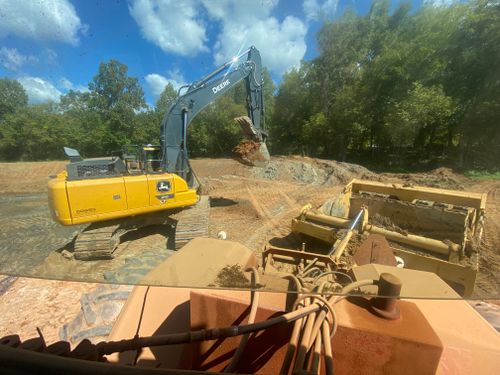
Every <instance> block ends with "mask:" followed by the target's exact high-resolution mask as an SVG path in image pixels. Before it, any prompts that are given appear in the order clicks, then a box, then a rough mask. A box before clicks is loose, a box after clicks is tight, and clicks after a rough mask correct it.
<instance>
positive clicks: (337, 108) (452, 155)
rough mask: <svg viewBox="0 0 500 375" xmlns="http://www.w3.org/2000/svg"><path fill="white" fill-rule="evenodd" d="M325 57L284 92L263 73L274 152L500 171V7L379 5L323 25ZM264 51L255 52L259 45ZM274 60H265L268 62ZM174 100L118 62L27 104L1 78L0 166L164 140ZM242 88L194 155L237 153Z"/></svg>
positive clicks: (223, 105) (285, 83)
mask: <svg viewBox="0 0 500 375" xmlns="http://www.w3.org/2000/svg"><path fill="white" fill-rule="evenodd" d="M317 42H318V48H319V54H318V56H317V57H316V58H314V59H313V60H310V61H303V62H302V63H301V65H300V67H297V68H295V69H292V70H290V71H288V72H287V73H285V74H284V76H283V77H282V79H281V83H280V84H279V86H278V87H275V85H274V83H273V81H272V79H271V77H270V75H269V73H268V72H267V70H265V71H264V82H265V87H264V95H265V105H266V116H265V117H266V118H265V120H266V121H265V122H266V124H267V128H268V131H269V141H268V146H269V148H270V151H271V153H272V154H302V155H307V156H313V157H321V158H327V159H338V160H347V161H354V162H358V163H361V164H365V165H368V166H371V167H380V168H388V167H389V168H405V169H416V168H430V167H436V166H439V165H449V166H453V167H461V168H462V167H464V168H483V169H495V170H498V169H500V162H499V160H500V124H499V122H500V68H499V67H500V2H499V1H498V0H474V1H471V2H469V3H459V4H455V5H453V6H449V7H422V8H421V9H419V10H418V11H412V10H411V5H410V4H402V5H400V6H399V7H398V8H396V9H395V10H392V11H391V10H390V1H389V0H378V1H374V3H373V5H372V7H371V9H370V11H369V12H368V13H367V14H366V15H358V14H356V13H354V12H353V11H346V12H345V13H344V14H343V15H342V16H341V17H339V18H338V19H335V20H333V21H325V22H324V24H323V26H322V28H321V30H320V31H319V32H318V34H317ZM257 47H258V46H257ZM264 63H265V61H264ZM176 96H177V92H176V91H175V90H174V87H173V86H172V85H171V84H168V85H167V86H166V87H165V89H164V91H163V92H162V94H161V95H160V97H159V99H158V100H157V102H156V103H155V106H154V107H153V108H149V107H147V106H146V103H145V99H144V92H143V90H142V88H141V86H140V84H139V82H138V80H137V78H134V77H131V76H129V74H128V69H127V66H126V65H124V64H122V63H120V62H119V61H116V60H110V61H108V62H104V63H101V64H100V66H99V69H98V71H97V73H96V75H95V76H94V78H93V80H92V81H91V82H90V83H89V84H88V91H87V92H79V91H69V92H68V93H67V94H64V95H62V96H61V98H60V101H59V102H58V103H48V104H39V105H29V104H28V98H27V95H26V93H25V91H24V89H23V87H22V86H21V85H20V84H19V83H18V82H17V81H15V80H11V79H8V78H3V79H0V159H1V160H5V161H18V160H50V159H62V158H64V155H63V153H62V147H63V146H70V147H73V148H76V149H78V150H79V151H80V152H81V154H82V155H84V156H85V157H95V156H103V155H109V154H110V153H111V152H112V151H116V150H119V149H120V148H121V146H123V145H127V144H146V143H153V144H158V142H159V135H160V123H161V120H162V118H163V116H164V114H165V113H166V111H167V109H168V106H169V103H170V102H171V101H172V100H173V99H175V98H176ZM245 97H246V93H245V88H244V86H243V85H238V86H236V87H234V88H233V89H231V91H230V92H229V93H228V94H227V95H225V96H223V97H221V98H220V99H218V100H217V101H216V102H215V103H213V104H212V105H210V106H209V107H208V108H206V109H205V110H204V111H202V113H200V114H199V115H198V116H197V117H196V118H195V120H194V121H193V123H192V124H191V126H190V129H189V132H188V142H189V143H188V144H189V149H190V154H191V156H192V157H197V156H204V157H218V156H228V155H230V154H231V150H232V148H233V147H234V146H235V145H236V144H237V143H238V141H239V140H241V138H242V133H241V130H240V129H239V128H238V127H237V126H236V124H234V122H233V120H232V119H233V118H234V117H237V116H240V115H242V114H244V113H245Z"/></svg>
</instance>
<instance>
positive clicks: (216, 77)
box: [161, 46, 268, 187]
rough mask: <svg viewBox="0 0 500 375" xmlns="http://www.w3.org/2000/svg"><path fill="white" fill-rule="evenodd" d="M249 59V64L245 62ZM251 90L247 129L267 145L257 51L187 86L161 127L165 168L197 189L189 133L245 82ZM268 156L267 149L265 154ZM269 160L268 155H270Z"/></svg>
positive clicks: (234, 60)
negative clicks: (197, 119)
mask: <svg viewBox="0 0 500 375" xmlns="http://www.w3.org/2000/svg"><path fill="white" fill-rule="evenodd" d="M244 57H246V60H245V61H243V62H242V61H241V60H242V59H243V58H244ZM243 80H244V81H245V86H246V90H247V100H246V106H247V114H248V117H249V119H250V123H248V122H247V126H246V128H245V129H244V130H245V132H246V134H247V135H248V136H250V138H252V140H253V141H255V142H257V143H259V144H263V145H265V140H266V135H267V134H266V133H265V131H264V130H263V127H264V99H263V79H262V65H261V58H260V53H259V51H258V50H257V49H256V48H255V47H253V46H252V47H250V48H249V49H248V50H247V51H245V52H243V53H242V54H240V55H239V56H237V57H235V58H234V59H232V60H231V61H228V62H226V63H225V64H223V65H221V66H220V67H219V68H217V69H216V70H214V71H213V72H212V73H210V74H208V75H207V76H205V77H203V78H202V79H201V80H200V81H197V82H194V83H192V84H191V85H189V86H187V90H186V92H185V93H184V94H182V95H180V96H179V97H178V98H177V100H176V101H175V102H174V103H173V104H172V105H171V106H170V108H169V110H168V112H167V113H166V115H165V117H164V118H163V121H162V124H161V144H162V152H163V157H162V164H163V165H162V167H163V170H165V171H168V172H171V173H175V174H177V175H179V176H180V177H182V178H183V179H184V180H185V181H187V182H188V184H189V186H190V187H194V186H197V185H198V183H197V180H196V177H195V175H194V174H193V172H192V170H191V166H190V164H189V158H188V149H187V130H188V127H189V124H190V123H191V121H192V120H193V119H194V118H195V116H196V115H197V114H198V113H199V112H200V111H201V110H202V109H203V108H205V107H206V106H207V105H209V104H210V103H213V102H214V101H215V100H216V99H217V98H219V97H220V96H222V95H224V94H225V93H226V92H228V91H229V89H231V88H232V87H234V86H235V85H236V84H238V83H239V82H241V81H243ZM265 152H266V153H267V149H266V151H265ZM266 157H268V154H267V155H266Z"/></svg>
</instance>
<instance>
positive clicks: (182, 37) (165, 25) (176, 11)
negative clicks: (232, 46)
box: [129, 0, 208, 56]
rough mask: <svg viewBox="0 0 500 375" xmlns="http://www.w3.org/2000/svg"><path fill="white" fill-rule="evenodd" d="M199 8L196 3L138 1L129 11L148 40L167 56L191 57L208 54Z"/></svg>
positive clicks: (182, 1)
mask: <svg viewBox="0 0 500 375" xmlns="http://www.w3.org/2000/svg"><path fill="white" fill-rule="evenodd" d="M197 5H199V3H198V2H197V1H195V0H135V1H134V2H133V3H132V4H131V5H130V6H129V11H130V14H131V16H132V17H133V18H134V20H135V21H136V22H137V24H138V25H139V27H140V29H141V32H142V35H143V36H144V37H145V38H146V39H147V40H149V41H151V42H153V43H154V44H156V45H157V46H159V47H160V48H161V49H162V50H163V51H165V52H167V53H176V54H179V55H182V56H188V55H195V54H197V53H198V52H202V51H207V50H208V49H207V47H206V46H205V42H206V40H207V37H206V35H205V27H204V25H203V24H202V22H201V19H200V14H199V12H198V9H197Z"/></svg>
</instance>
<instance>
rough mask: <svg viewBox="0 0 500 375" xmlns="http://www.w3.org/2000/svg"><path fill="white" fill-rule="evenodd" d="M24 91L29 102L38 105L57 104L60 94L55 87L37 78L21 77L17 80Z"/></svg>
mask: <svg viewBox="0 0 500 375" xmlns="http://www.w3.org/2000/svg"><path fill="white" fill-rule="evenodd" d="M17 80H18V81H19V83H20V84H21V85H22V86H23V87H24V89H25V90H26V94H28V99H29V102H30V103H32V104H39V103H45V102H58V101H59V97H60V96H61V92H60V91H59V90H58V89H57V88H55V86H54V85H53V84H52V83H50V82H48V81H45V80H43V79H42V78H39V77H29V76H25V77H21V78H18V79H17Z"/></svg>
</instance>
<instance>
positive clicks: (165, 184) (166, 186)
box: [156, 181, 171, 193]
mask: <svg viewBox="0 0 500 375" xmlns="http://www.w3.org/2000/svg"><path fill="white" fill-rule="evenodd" d="M170 188H171V186H170V181H158V182H157V183H156V191H158V192H160V193H167V192H169V191H170Z"/></svg>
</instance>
